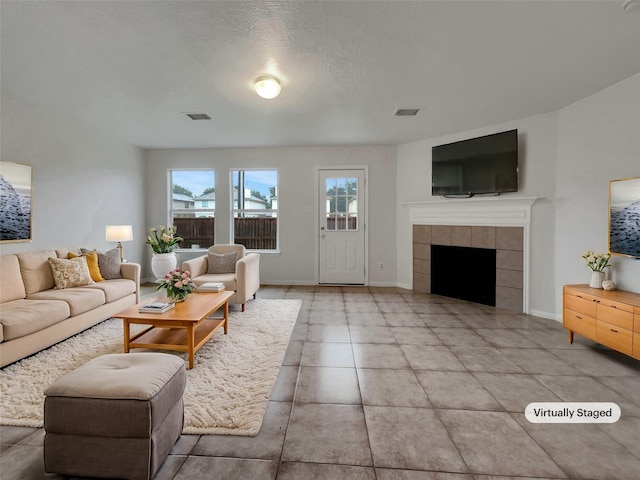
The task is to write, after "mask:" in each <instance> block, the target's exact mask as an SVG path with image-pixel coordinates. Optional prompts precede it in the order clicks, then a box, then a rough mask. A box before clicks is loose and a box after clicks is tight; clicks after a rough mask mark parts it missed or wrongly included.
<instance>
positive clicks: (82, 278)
mask: <svg viewBox="0 0 640 480" xmlns="http://www.w3.org/2000/svg"><path fill="white" fill-rule="evenodd" d="M48 261H49V265H50V266H51V272H52V273H53V281H54V282H55V284H56V288H57V289H59V290H62V289H63V288H71V287H82V286H83V285H89V284H91V283H93V280H92V279H91V275H90V274H89V267H88V265H87V259H86V257H76V258H71V259H66V258H49V259H48Z"/></svg>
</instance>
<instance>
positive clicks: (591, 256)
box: [582, 250, 611, 288]
mask: <svg viewBox="0 0 640 480" xmlns="http://www.w3.org/2000/svg"><path fill="white" fill-rule="evenodd" d="M582 258H583V259H584V260H585V262H587V266H588V267H589V268H590V269H591V281H590V282H589V286H590V287H591V288H602V282H603V281H604V277H605V275H604V269H605V268H609V267H611V264H610V263H609V260H610V259H611V255H610V254H608V253H597V252H594V251H592V250H587V251H586V252H585V253H583V254H582Z"/></svg>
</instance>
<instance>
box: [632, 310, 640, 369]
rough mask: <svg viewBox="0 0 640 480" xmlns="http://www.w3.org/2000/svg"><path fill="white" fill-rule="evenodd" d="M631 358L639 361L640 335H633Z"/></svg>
mask: <svg viewBox="0 0 640 480" xmlns="http://www.w3.org/2000/svg"><path fill="white" fill-rule="evenodd" d="M636 318H638V317H636ZM633 356H634V357H635V358H637V359H638V360H640V333H634V334H633Z"/></svg>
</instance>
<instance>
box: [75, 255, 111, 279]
mask: <svg viewBox="0 0 640 480" xmlns="http://www.w3.org/2000/svg"><path fill="white" fill-rule="evenodd" d="M67 256H68V258H76V257H80V255H76V254H75V253H73V252H69V253H68V255H67ZM82 256H83V257H86V258H87V266H88V267H89V274H90V275H91V280H93V281H94V282H104V278H103V277H102V274H101V273H100V266H99V265H98V252H96V251H93V252H82Z"/></svg>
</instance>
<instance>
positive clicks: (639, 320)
mask: <svg viewBox="0 0 640 480" xmlns="http://www.w3.org/2000/svg"><path fill="white" fill-rule="evenodd" d="M633 314H634V315H633V331H634V332H637V333H640V307H633ZM638 357H640V351H639V352H638Z"/></svg>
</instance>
